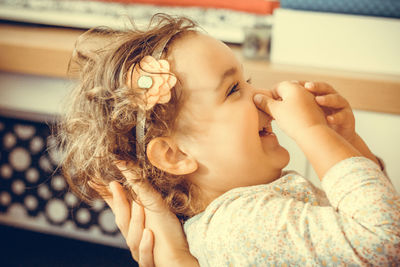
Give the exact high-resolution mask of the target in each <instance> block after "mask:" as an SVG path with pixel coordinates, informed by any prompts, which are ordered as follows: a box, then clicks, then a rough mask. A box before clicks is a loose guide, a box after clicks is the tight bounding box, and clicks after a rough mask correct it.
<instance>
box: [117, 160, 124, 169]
mask: <svg viewBox="0 0 400 267" xmlns="http://www.w3.org/2000/svg"><path fill="white" fill-rule="evenodd" d="M114 164H115V166H117V168H118V169H119V170H121V169H125V168H126V161H124V160H117V161H114Z"/></svg>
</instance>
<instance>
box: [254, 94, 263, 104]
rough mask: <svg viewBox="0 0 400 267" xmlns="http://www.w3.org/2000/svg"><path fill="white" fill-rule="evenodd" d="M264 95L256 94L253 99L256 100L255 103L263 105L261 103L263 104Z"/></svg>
mask: <svg viewBox="0 0 400 267" xmlns="http://www.w3.org/2000/svg"><path fill="white" fill-rule="evenodd" d="M263 97H264V96H263V95H261V94H256V95H255V96H254V97H253V100H254V103H256V104H261V102H262V100H263Z"/></svg>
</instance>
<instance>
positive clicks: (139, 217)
mask: <svg viewBox="0 0 400 267" xmlns="http://www.w3.org/2000/svg"><path fill="white" fill-rule="evenodd" d="M131 214H132V216H131V219H130V223H129V233H128V236H127V237H126V244H127V245H128V247H129V249H130V250H131V253H132V256H133V258H134V259H135V260H136V261H139V258H140V256H139V245H140V241H141V240H142V235H143V230H144V225H145V215H144V208H143V207H142V206H140V205H138V204H137V203H136V202H132V210H131Z"/></svg>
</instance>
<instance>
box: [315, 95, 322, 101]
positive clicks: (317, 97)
mask: <svg viewBox="0 0 400 267" xmlns="http://www.w3.org/2000/svg"><path fill="white" fill-rule="evenodd" d="M315 101H317V102H323V101H324V96H322V95H318V96H316V97H315Z"/></svg>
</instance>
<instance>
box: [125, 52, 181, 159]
mask: <svg viewBox="0 0 400 267" xmlns="http://www.w3.org/2000/svg"><path fill="white" fill-rule="evenodd" d="M176 81H177V80H176V77H175V76H174V75H173V74H172V73H171V72H170V66H169V63H168V61H167V60H164V59H160V60H157V59H155V58H154V57H152V56H145V57H144V58H143V59H142V60H141V61H140V63H139V64H136V65H135V67H133V66H132V67H131V68H130V69H129V71H128V77H127V80H126V84H127V86H128V87H129V88H131V89H132V90H135V91H137V90H138V89H139V90H140V94H139V96H140V97H141V100H142V103H143V104H142V105H140V104H139V106H140V109H139V111H138V114H137V124H136V156H137V158H144V151H145V132H146V115H145V112H146V111H147V110H150V109H152V108H153V107H154V106H155V105H156V104H165V103H168V102H169V101H170V100H171V89H172V88H173V87H174V86H175V84H176ZM143 89H144V90H143Z"/></svg>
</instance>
